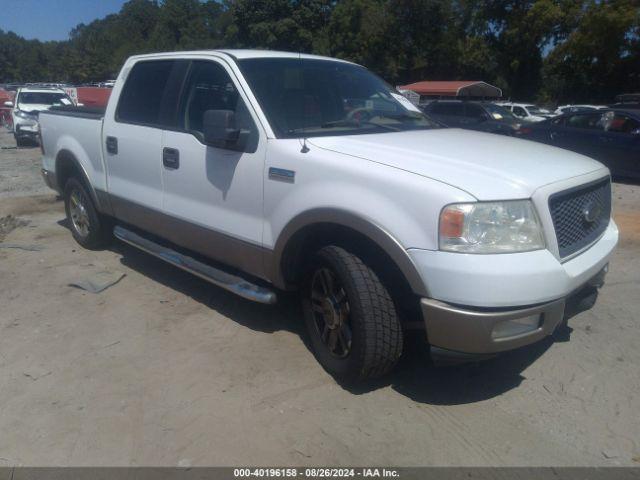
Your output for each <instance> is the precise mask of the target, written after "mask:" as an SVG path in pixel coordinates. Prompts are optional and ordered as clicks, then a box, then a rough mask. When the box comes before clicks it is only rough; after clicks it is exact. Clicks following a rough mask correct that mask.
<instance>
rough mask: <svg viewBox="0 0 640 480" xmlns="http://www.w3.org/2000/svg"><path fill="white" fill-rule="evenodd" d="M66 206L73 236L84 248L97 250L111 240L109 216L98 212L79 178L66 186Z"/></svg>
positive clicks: (70, 181) (73, 179) (70, 180)
mask: <svg viewBox="0 0 640 480" xmlns="http://www.w3.org/2000/svg"><path fill="white" fill-rule="evenodd" d="M64 207H65V211H66V213H67V221H68V222H69V227H70V228H71V234H72V235H73V238H74V239H75V240H76V241H77V242H78V243H79V244H80V245H82V246H83V247H84V248H88V249H90V250H95V249H99V248H102V247H104V246H106V245H107V244H108V243H109V241H110V240H111V238H112V237H111V233H112V231H111V225H110V222H109V220H108V218H107V217H104V216H102V215H100V214H99V213H98V211H97V210H96V207H95V205H94V204H93V200H92V199H91V195H90V194H89V192H88V191H87V188H86V187H85V186H84V184H83V183H82V182H81V181H80V180H78V179H77V178H71V179H69V181H67V183H66V185H65V187H64Z"/></svg>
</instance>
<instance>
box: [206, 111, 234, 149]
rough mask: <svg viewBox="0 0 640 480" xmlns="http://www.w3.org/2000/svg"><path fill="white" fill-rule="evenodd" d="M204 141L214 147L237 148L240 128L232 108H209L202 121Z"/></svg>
mask: <svg viewBox="0 0 640 480" xmlns="http://www.w3.org/2000/svg"><path fill="white" fill-rule="evenodd" d="M202 125H203V130H204V143H206V144H207V145H211V146H212V147H218V148H226V149H229V150H236V149H237V148H238V139H239V138H240V129H239V128H237V127H236V116H235V113H234V112H233V111H232V110H207V111H206V112H204V118H203V121H202Z"/></svg>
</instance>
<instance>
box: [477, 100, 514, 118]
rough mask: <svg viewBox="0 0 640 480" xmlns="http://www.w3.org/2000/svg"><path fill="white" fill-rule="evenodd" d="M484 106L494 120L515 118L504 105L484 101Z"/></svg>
mask: <svg viewBox="0 0 640 480" xmlns="http://www.w3.org/2000/svg"><path fill="white" fill-rule="evenodd" d="M484 108H485V109H486V110H487V112H489V114H490V115H491V116H492V117H493V118H494V119H496V120H502V119H507V120H515V119H516V117H515V116H514V115H513V113H511V112H510V111H509V110H507V109H506V108H504V107H501V106H500V105H496V104H494V103H485V104H484Z"/></svg>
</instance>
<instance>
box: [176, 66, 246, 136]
mask: <svg viewBox="0 0 640 480" xmlns="http://www.w3.org/2000/svg"><path fill="white" fill-rule="evenodd" d="M207 110H230V111H232V112H234V114H235V121H236V127H237V128H238V129H240V131H241V132H242V131H244V132H245V133H246V134H252V136H253V135H255V134H257V130H256V127H255V124H254V123H253V120H252V118H251V115H250V114H249V110H248V109H247V107H246V105H245V103H244V101H243V100H242V97H241V96H240V94H239V93H238V90H237V88H236V86H235V84H234V83H233V80H232V79H231V77H229V74H228V73H227V71H226V70H225V69H224V68H223V67H222V66H221V65H219V64H217V63H215V62H212V61H194V62H193V63H192V65H191V69H190V71H189V74H188V76H187V81H186V84H185V86H184V89H183V94H182V99H181V101H180V107H179V109H178V128H180V129H181V130H184V131H186V132H189V133H192V134H194V135H195V136H196V137H197V138H198V139H199V140H201V141H202V140H203V138H204V129H203V119H204V112H206V111H207Z"/></svg>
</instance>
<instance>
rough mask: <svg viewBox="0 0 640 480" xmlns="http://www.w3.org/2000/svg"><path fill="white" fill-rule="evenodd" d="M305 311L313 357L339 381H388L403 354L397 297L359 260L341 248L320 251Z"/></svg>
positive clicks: (307, 289) (309, 279) (310, 271)
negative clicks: (391, 294)
mask: <svg viewBox="0 0 640 480" xmlns="http://www.w3.org/2000/svg"><path fill="white" fill-rule="evenodd" d="M303 308H304V313H305V322H306V325H307V330H308V332H309V336H310V341H311V347H312V350H313V353H314V355H315V357H316V359H317V360H318V362H320V364H321V365H322V366H323V368H324V369H325V370H326V371H327V372H328V373H330V374H331V375H332V376H333V377H334V378H336V379H337V380H338V381H340V382H342V383H345V384H350V383H357V382H361V381H364V380H367V379H372V378H376V377H380V376H382V375H385V374H386V373H388V372H389V371H391V370H392V369H393V367H394V366H395V364H396V363H397V361H398V359H399V358H400V355H401V353H402V345H403V339H402V337H403V335H402V327H401V325H400V321H399V319H398V315H397V313H396V308H395V305H394V303H393V300H392V299H391V296H390V294H389V292H388V290H387V289H386V288H385V286H384V285H383V284H382V282H381V281H380V279H379V278H378V276H377V275H376V273H375V272H374V271H373V270H372V269H371V268H370V267H369V266H367V265H366V264H365V263H364V262H363V261H362V260H361V259H360V258H359V257H357V256H356V255H354V254H352V253H350V252H348V251H346V250H344V249H343V248H340V247H337V246H333V245H332V246H327V247H324V248H322V249H320V250H318V251H317V252H316V253H315V254H314V256H313V258H312V260H311V262H310V266H309V269H308V272H307V275H306V282H305V285H304V289H303Z"/></svg>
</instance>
